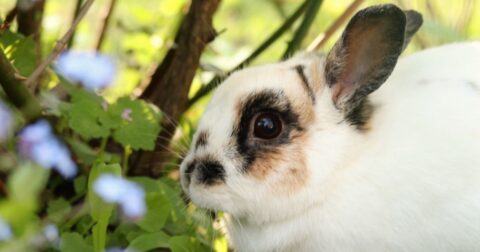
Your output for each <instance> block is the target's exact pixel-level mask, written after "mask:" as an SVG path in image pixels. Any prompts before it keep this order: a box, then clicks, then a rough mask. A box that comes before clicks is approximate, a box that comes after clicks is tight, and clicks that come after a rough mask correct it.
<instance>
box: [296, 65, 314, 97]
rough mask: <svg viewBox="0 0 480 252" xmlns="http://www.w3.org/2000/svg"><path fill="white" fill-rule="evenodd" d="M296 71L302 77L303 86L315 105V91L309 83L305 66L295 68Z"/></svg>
mask: <svg viewBox="0 0 480 252" xmlns="http://www.w3.org/2000/svg"><path fill="white" fill-rule="evenodd" d="M294 69H295V71H296V72H297V74H298V76H300V79H301V80H302V84H303V85H302V86H303V87H304V88H305V91H306V92H307V94H308V96H310V99H311V100H312V103H313V104H315V93H314V92H313V89H312V87H311V86H310V84H309V82H308V79H307V76H306V75H305V72H304V69H305V66H303V65H297V66H295V67H294Z"/></svg>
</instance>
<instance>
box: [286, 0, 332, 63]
mask: <svg viewBox="0 0 480 252" xmlns="http://www.w3.org/2000/svg"><path fill="white" fill-rule="evenodd" d="M322 3H323V0H310V1H309V2H308V5H307V10H306V11H305V16H304V18H303V20H302V23H301V24H300V26H299V27H298V29H297V31H296V32H295V35H294V36H293V38H292V40H291V41H290V43H288V47H287V50H286V51H285V53H284V54H283V57H282V58H283V59H287V58H289V57H291V56H292V55H293V54H294V53H295V52H296V51H297V50H298V49H299V48H300V46H301V45H302V41H303V40H304V39H305V37H306V36H307V33H308V30H309V29H310V26H312V23H313V20H315V17H316V16H317V13H318V10H319V9H320V6H321V5H322Z"/></svg>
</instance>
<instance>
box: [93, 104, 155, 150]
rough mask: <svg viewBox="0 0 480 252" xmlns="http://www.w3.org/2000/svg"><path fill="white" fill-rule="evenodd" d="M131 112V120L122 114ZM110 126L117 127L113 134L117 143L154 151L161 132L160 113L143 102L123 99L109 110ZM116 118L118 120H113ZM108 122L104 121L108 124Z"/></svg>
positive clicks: (136, 148)
mask: <svg viewBox="0 0 480 252" xmlns="http://www.w3.org/2000/svg"><path fill="white" fill-rule="evenodd" d="M126 110H129V111H130V113H129V118H123V117H122V114H123V113H124V112H125V111H126ZM109 115H110V119H109V120H108V125H110V126H116V127H118V129H116V130H115V131H114V133H113V138H114V139H115V141H117V142H119V143H120V144H122V145H124V146H127V145H128V146H130V147H131V148H132V149H135V150H138V149H144V150H153V148H154V147H155V140H156V139H157V135H158V132H159V131H160V112H159V111H158V110H156V109H154V108H153V107H152V106H151V105H149V104H147V103H146V102H144V101H142V100H131V99H129V98H126V97H124V98H121V99H119V100H118V101H117V103H116V104H115V105H113V106H112V107H111V108H109ZM112 118H116V119H112ZM105 121H107V120H102V122H104V123H106V122H105Z"/></svg>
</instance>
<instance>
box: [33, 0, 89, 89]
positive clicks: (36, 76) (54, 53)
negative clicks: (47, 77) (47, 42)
mask: <svg viewBox="0 0 480 252" xmlns="http://www.w3.org/2000/svg"><path fill="white" fill-rule="evenodd" d="M93 1H94V0H86V2H85V4H84V5H83V6H82V9H81V10H80V13H79V14H78V16H77V18H76V19H75V21H74V22H73V24H72V26H71V27H70V28H69V29H68V30H67V32H66V33H65V34H64V35H63V37H62V38H61V39H60V40H59V41H58V42H57V44H56V45H55V48H53V51H52V52H51V53H50V55H49V56H48V57H47V59H45V61H43V62H42V64H40V65H39V66H38V67H37V68H36V69H35V71H33V73H32V74H31V75H30V76H29V77H28V79H27V81H26V82H25V84H26V85H27V87H29V88H30V89H35V86H36V85H37V83H38V79H39V78H40V76H41V75H42V74H43V72H44V71H45V69H46V68H47V67H48V65H50V63H52V61H53V60H54V59H55V58H56V57H57V56H58V55H59V54H60V53H61V52H62V51H63V49H64V48H65V46H66V45H67V42H68V39H69V38H70V37H71V36H72V34H73V31H74V30H75V28H76V27H77V25H78V23H80V21H81V20H82V18H83V17H84V16H85V14H87V11H88V9H89V8H90V6H91V5H92V4H93Z"/></svg>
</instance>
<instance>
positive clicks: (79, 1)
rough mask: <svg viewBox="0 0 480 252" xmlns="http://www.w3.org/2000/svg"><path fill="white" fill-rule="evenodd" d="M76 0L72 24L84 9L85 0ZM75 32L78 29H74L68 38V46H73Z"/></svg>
mask: <svg viewBox="0 0 480 252" xmlns="http://www.w3.org/2000/svg"><path fill="white" fill-rule="evenodd" d="M76 1H77V2H76V3H75V10H74V11H73V18H72V26H73V23H74V22H75V20H76V19H77V17H78V14H79V13H80V10H81V9H82V4H83V1H84V0H76ZM75 32H76V31H75V30H73V33H72V35H71V36H70V38H69V39H68V43H67V48H72V46H73V42H74V41H75Z"/></svg>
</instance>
